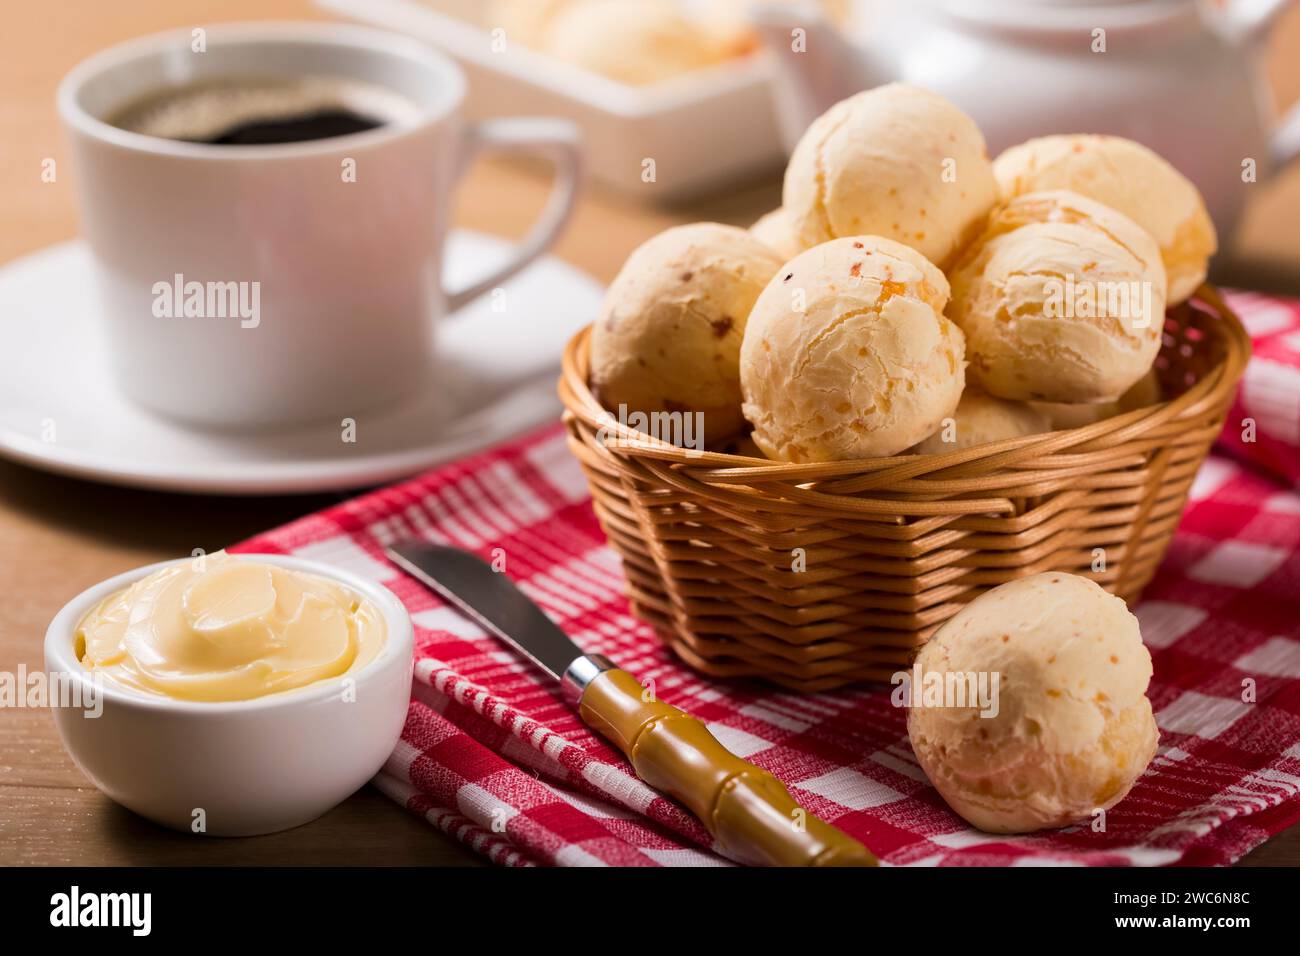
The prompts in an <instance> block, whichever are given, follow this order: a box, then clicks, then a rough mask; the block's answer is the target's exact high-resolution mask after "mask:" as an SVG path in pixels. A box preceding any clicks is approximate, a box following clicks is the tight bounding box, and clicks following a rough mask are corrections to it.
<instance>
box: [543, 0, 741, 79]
mask: <svg viewBox="0 0 1300 956" xmlns="http://www.w3.org/2000/svg"><path fill="white" fill-rule="evenodd" d="M542 49H543V50H544V51H545V52H547V53H550V54H551V55H552V56H555V57H558V58H559V59H561V60H564V61H566V62H568V63H572V64H574V65H575V66H580V67H583V68H584V69H587V70H590V71H591V72H593V73H599V74H601V75H602V76H607V77H609V78H610V79H613V80H618V81H620V82H622V83H628V84H631V85H633V86H645V85H648V84H651V83H658V82H661V81H663V80H666V79H669V78H671V77H674V76H678V75H680V74H682V73H688V72H690V71H691V70H697V69H700V68H701V67H706V66H712V65H713V64H715V63H720V62H722V61H723V60H725V59H727V58H728V57H730V56H733V55H734V54H735V51H734V50H733V49H730V48H729V46H728V44H727V43H725V42H723V41H722V40H721V38H719V37H718V36H717V34H716V33H715V32H714V31H711V30H709V29H707V28H706V27H704V26H703V25H701V24H699V23H696V22H694V21H692V20H691V19H690V18H689V17H687V16H686V15H685V14H684V13H683V12H682V10H681V8H680V7H679V6H678V5H677V4H675V3H672V2H670V0H573V2H572V3H568V4H566V5H565V6H564V7H562V8H561V9H560V10H559V11H558V12H557V13H556V14H555V16H554V17H552V18H551V20H550V21H549V23H548V24H547V27H546V30H545V32H544V34H543V41H542Z"/></svg>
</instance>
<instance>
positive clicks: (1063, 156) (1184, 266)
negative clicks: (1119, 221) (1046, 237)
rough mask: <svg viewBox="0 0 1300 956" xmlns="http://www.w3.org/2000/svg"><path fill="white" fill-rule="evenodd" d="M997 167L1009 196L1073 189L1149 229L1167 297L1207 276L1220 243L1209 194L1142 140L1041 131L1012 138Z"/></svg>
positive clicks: (1184, 294) (1180, 295)
mask: <svg viewBox="0 0 1300 956" xmlns="http://www.w3.org/2000/svg"><path fill="white" fill-rule="evenodd" d="M993 172H994V174H995V175H996V176H997V181H998V191H999V192H1000V193H1001V196H1002V198H1003V199H1004V200H1007V199H1012V198H1014V197H1016V196H1022V195H1024V194H1025V193H1033V192H1041V191H1043V190H1045V189H1068V190H1070V191H1072V192H1076V193H1078V194H1079V195H1081V196H1087V197H1088V198H1089V199H1095V200H1097V201H1098V202H1100V203H1104V204H1105V205H1107V206H1110V207H1111V208H1112V209H1115V210H1118V211H1119V212H1122V213H1123V214H1124V215H1126V216H1128V217H1129V218H1130V219H1132V220H1133V221H1134V222H1136V223H1137V224H1138V225H1139V226H1141V227H1142V228H1143V229H1145V230H1146V231H1147V232H1149V233H1151V235H1152V237H1153V238H1154V239H1155V240H1156V244H1157V245H1159V246H1160V255H1161V257H1162V259H1163V260H1164V264H1165V272H1166V275H1167V278H1168V282H1169V288H1168V300H1169V304H1170V305H1175V304H1177V303H1179V302H1182V301H1183V300H1184V299H1187V298H1188V297H1189V296H1191V294H1192V293H1193V292H1195V291H1196V288H1197V286H1199V285H1200V284H1201V283H1202V282H1204V281H1205V273H1206V268H1207V264H1208V262H1209V259H1210V256H1212V255H1214V252H1215V250H1216V249H1217V248H1218V237H1217V236H1216V235H1215V232H1214V223H1213V222H1211V221H1210V214H1209V212H1207V211H1206V209H1205V201H1204V200H1203V199H1202V198H1201V194H1200V193H1199V192H1198V191H1197V189H1196V187H1195V186H1193V185H1192V183H1191V181H1190V180H1189V179H1188V178H1187V177H1186V176H1184V175H1183V174H1182V173H1180V172H1179V171H1178V170H1176V169H1174V167H1173V166H1171V165H1169V163H1167V162H1166V161H1165V160H1164V159H1162V158H1161V157H1159V156H1157V155H1156V154H1155V153H1153V152H1152V151H1151V150H1149V149H1147V148H1146V147H1145V146H1143V145H1141V144H1140V143H1135V142H1133V141H1132V140H1130V139H1123V138H1121V137H1119V136H1084V135H1075V136H1044V137H1042V138H1041V139H1031V140H1029V141H1028V142H1027V143H1021V144H1020V145H1019V146H1012V147H1011V148H1010V149H1008V150H1007V151H1006V152H1004V153H1003V154H1002V155H1001V156H999V157H998V158H997V161H996V162H995V163H994V164H993Z"/></svg>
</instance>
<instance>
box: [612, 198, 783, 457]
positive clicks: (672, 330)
mask: <svg viewBox="0 0 1300 956" xmlns="http://www.w3.org/2000/svg"><path fill="white" fill-rule="evenodd" d="M780 267H781V258H780V257H779V256H777V254H776V253H774V252H772V250H770V249H768V248H767V246H765V245H763V244H762V243H761V242H759V241H758V240H757V239H755V238H754V237H753V236H751V235H750V234H749V233H748V232H746V231H745V230H744V229H738V228H736V227H735V226H723V225H719V224H717V223H708V222H705V223H695V224H693V225H688V226H676V227H674V228H672V229H669V230H667V231H666V232H662V233H660V234H659V235H657V236H655V237H653V238H652V239H650V240H648V241H647V242H645V243H643V244H642V245H641V246H640V247H639V248H638V249H636V250H635V251H634V252H633V253H632V255H631V256H629V257H628V259H627V262H625V263H624V264H623V268H622V270H621V271H620V272H619V274H618V276H617V277H616V278H615V279H614V282H613V283H612V284H611V285H610V287H609V291H608V292H607V293H606V295H605V303H604V306H603V307H602V309H601V313H600V317H599V318H598V319H597V321H596V324H595V325H594V326H593V328H592V333H591V375H590V378H591V387H592V390H593V392H594V393H595V395H596V397H597V398H598V399H599V400H600V402H601V403H602V404H603V405H604V406H605V408H607V409H609V410H610V411H611V412H615V413H617V412H618V411H619V407H620V406H623V407H624V410H625V411H627V412H628V413H632V412H641V413H644V414H647V415H649V414H652V413H655V412H700V413H702V414H703V424H704V435H703V439H704V441H706V442H712V441H716V440H717V439H720V438H726V437H729V436H731V435H733V434H736V433H738V432H740V431H742V430H743V429H744V427H745V420H744V417H743V416H742V415H741V411H740V372H739V361H740V343H741V339H742V337H743V335H744V332H745V320H746V319H747V318H748V317H749V312H750V309H751V308H752V307H753V305H754V300H755V299H757V298H758V295H759V293H760V292H762V291H763V287H764V286H765V285H766V284H767V281H768V280H769V279H770V278H772V276H773V275H775V274H776V271H777V269H779V268H780ZM660 437H663V436H660Z"/></svg>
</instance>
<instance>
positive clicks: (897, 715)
mask: <svg viewBox="0 0 1300 956" xmlns="http://www.w3.org/2000/svg"><path fill="white" fill-rule="evenodd" d="M1235 304H1236V305H1237V306H1238V308H1239V309H1240V310H1241V311H1242V313H1243V318H1244V319H1245V320H1246V321H1247V324H1248V325H1251V326H1252V327H1253V328H1254V329H1256V330H1257V331H1259V330H1260V328H1261V326H1267V333H1266V334H1267V337H1268V339H1267V340H1265V341H1264V342H1263V343H1262V344H1264V345H1267V344H1269V342H1271V341H1272V340H1274V339H1276V340H1277V342H1278V343H1280V344H1278V346H1277V348H1278V349H1282V348H1287V349H1291V350H1292V352H1291V354H1290V356H1289V358H1287V359H1286V360H1285V361H1280V360H1277V359H1276V358H1270V357H1269V356H1268V352H1269V351H1270V350H1271V348H1272V346H1270V348H1269V349H1264V348H1261V353H1263V354H1262V355H1261V358H1260V359H1256V360H1255V363H1254V364H1252V367H1251V371H1250V372H1248V373H1247V375H1246V381H1245V386H1244V388H1243V389H1242V394H1241V398H1240V400H1239V404H1238V408H1237V409H1235V410H1234V412H1233V414H1232V416H1231V417H1230V419H1229V422H1228V428H1227V431H1226V433H1225V434H1227V435H1228V439H1227V440H1228V442H1229V445H1228V448H1229V451H1230V452H1231V454H1232V456H1233V457H1228V456H1227V455H1218V454H1216V455H1215V456H1213V457H1211V458H1210V459H1209V460H1207V462H1206V463H1205V465H1204V467H1203V468H1202V469H1201V472H1200V474H1199V475H1198V477H1197V480H1196V483H1195V486H1194V488H1193V490H1192V495H1191V501H1190V503H1189V505H1188V508H1187V511H1186V514H1185V516H1184V519H1183V522H1182V525H1181V526H1180V529H1179V531H1178V534H1177V536H1176V537H1175V539H1174V541H1173V544H1172V546H1171V548H1170V551H1169V554H1168V557H1167V559H1166V561H1165V563H1164V566H1163V567H1162V568H1161V570H1160V573H1159V574H1158V576H1157V577H1156V579H1155V581H1154V582H1153V583H1152V584H1151V586H1150V587H1149V588H1148V589H1147V592H1146V595H1145V599H1144V600H1143V602H1142V604H1141V605H1140V606H1139V607H1138V608H1137V613H1138V616H1139V618H1140V619H1141V622H1142V633H1143V637H1144V639H1145V640H1146V642H1147V644H1148V646H1149V647H1150V649H1151V653H1152V656H1153V658H1154V661H1155V677H1154V679H1153V681H1152V684H1151V688H1150V691H1149V693H1150V697H1151V700H1152V704H1153V707H1154V709H1155V712H1156V719H1157V722H1158V724H1159V726H1160V730H1161V740H1160V749H1159V753H1158V755H1157V757H1156V759H1155V761H1154V762H1153V763H1152V765H1151V766H1150V767H1149V768H1148V770H1147V772H1146V773H1145V774H1144V775H1143V776H1142V778H1141V779H1140V780H1139V781H1138V783H1137V785H1136V786H1135V787H1134V788H1133V790H1132V792H1131V793H1130V795H1129V796H1128V797H1127V798H1126V799H1125V800H1124V801H1123V802H1121V803H1120V804H1118V805H1117V806H1116V807H1114V808H1113V809H1112V810H1110V811H1109V813H1108V814H1107V817H1106V824H1107V826H1106V830H1105V832H1104V833H1099V832H1095V831H1094V830H1093V829H1092V828H1091V827H1075V828H1071V829H1068V830H1060V831H1054V832H1049V833H1042V834H1036V835H1032V836H1020V837H1006V836H991V835H988V834H984V833H980V832H977V831H975V830H973V829H971V828H970V827H969V826H968V825H967V824H965V823H964V822H963V821H962V820H961V819H960V818H959V817H957V816H956V815H955V814H953V813H952V812H951V811H950V810H948V808H947V807H946V805H945V804H944V802H943V801H942V799H940V797H939V796H938V794H937V793H936V792H935V790H934V789H933V788H932V787H931V786H930V785H929V783H928V782H927V780H926V778H925V775H924V773H922V772H921V769H920V768H919V767H918V766H917V763H916V760H915V759H914V758H913V756H912V753H911V750H910V748H909V746H908V741H907V733H906V729H905V723H904V713H903V712H902V711H900V710H898V709H896V708H894V707H892V706H891V705H890V702H889V695H888V693H887V692H886V690H882V689H870V688H867V689H860V690H853V691H843V692H835V693H827V694H817V695H812V696H803V695H796V694H791V693H784V692H781V691H777V690H773V689H771V688H768V687H765V686H761V685H757V684H752V683H723V682H717V681H706V680H704V679H702V678H701V677H699V676H698V675H697V674H695V673H694V672H692V671H691V670H689V669H688V668H687V667H685V666H684V665H683V664H682V663H681V662H680V661H678V660H677V659H676V658H675V657H673V656H672V654H671V653H670V652H668V651H667V650H665V649H664V647H663V646H662V645H661V644H660V642H659V641H658V640H657V639H656V638H655V637H654V635H653V633H652V632H651V631H650V629H649V628H648V627H646V626H645V625H644V624H641V623H640V622H638V621H637V620H635V619H633V618H632V617H631V615H630V614H629V612H628V606H627V603H626V602H625V601H624V599H623V597H622V596H621V595H622V586H623V579H622V573H621V570H620V567H619V562H618V559H617V558H616V557H615V555H614V554H613V552H612V551H610V549H609V548H608V547H607V546H606V545H605V542H604V538H603V536H602V534H601V531H600V528H599V526H598V524H597V522H596V519H595V517H594V516H593V514H592V510H591V507H590V503H589V499H588V494H587V488H586V484H585V482H584V480H583V477H582V475H581V473H580V471H579V469H578V466H577V464H576V462H575V461H574V460H573V459H572V457H571V456H570V455H569V453H568V451H567V449H566V448H565V444H564V436H563V433H562V432H561V430H560V428H559V427H558V426H554V427H550V428H547V429H545V430H543V431H542V432H540V433H537V434H534V435H531V436H529V437H527V438H525V439H522V440H518V441H515V442H513V443H511V444H509V445H507V446H505V447H501V448H497V449H494V450H492V451H489V452H487V453H484V454H480V455H477V456H475V457H474V458H471V459H469V460H466V461H463V462H460V463H457V464H455V465H451V466H448V467H444V468H440V469H438V470H436V471H433V472H431V473H429V474H426V475H422V476H420V477H419V478H415V479H413V480H410V481H407V482H403V483H401V484H398V485H394V486H392V487H389V488H385V489H382V490H379V491H376V492H373V493H370V494H367V495H364V496H362V497H359V498H357V499H355V500H352V501H349V502H346V503H345V504H341V505H338V506H337V507H333V508H330V509H328V510H326V511H323V512H321V513H318V514H315V515H312V516H310V517H307V518H304V519H302V520H300V521H296V522H294V523H293V524H290V525H287V526H285V527H283V528H279V529H277V530H275V531H271V532H269V533H267V534H264V535H260V536H258V537H257V538H254V539H252V540H250V541H247V542H245V543H244V544H242V545H240V546H239V547H237V548H234V549H232V550H237V551H262V552H287V553H292V554H297V555H302V556H305V557H310V558H315V559H318V560H322V561H325V562H328V563H331V564H335V565H338V566H340V567H344V568H347V569H349V570H352V571H356V572H359V573H361V574H365V575H368V576H369V577H372V578H374V579H376V580H378V581H381V582H383V583H384V584H386V585H387V586H388V587H390V588H391V589H392V590H393V591H395V592H396V593H397V594H398V596H399V597H400V598H401V599H402V601H403V602H404V603H405V604H406V606H407V607H408V608H409V609H410V611H411V616H412V619H413V620H414V622H415V625H416V669H415V673H416V683H415V690H414V692H413V694H412V700H411V706H410V711H409V714H408V717H407V723H406V728H405V730H404V731H403V734H402V740H401V742H400V744H399V745H398V747H397V749H396V751H395V752H394V753H393V755H392V757H391V758H390V759H389V761H388V764H387V765H386V766H385V767H384V769H383V771H382V772H381V773H380V775H379V776H378V777H377V778H376V779H375V785H376V786H378V787H379V788H380V789H381V790H383V791H384V792H385V793H387V794H388V795H389V796H391V797H392V798H393V799H394V800H396V801H397V802H399V803H401V804H402V805H403V806H405V807H406V808H407V809H408V810H410V811H412V812H414V813H418V814H420V815H421V816H423V817H425V818H426V819H427V820H428V821H429V822H430V823H432V824H433V825H435V826H437V827H438V828H439V829H441V830H442V831H444V832H446V833H448V834H450V835H452V836H454V837H455V838H457V839H459V840H461V841H463V842H464V843H466V844H467V845H469V846H471V847H473V848H474V849H476V850H478V851H480V852H481V853H483V854H485V855H486V856H487V857H488V858H489V859H491V860H493V861H495V862H497V863H501V864H505V865H511V866H527V865H534V864H543V865H545V864H558V865H725V864H726V861H725V860H723V859H722V858H721V857H720V856H718V855H717V854H716V853H715V852H714V850H713V848H712V846H711V843H710V839H709V836H708V834H707V833H706V832H705V831H704V830H703V828H702V827H701V826H700V825H699V824H698V823H697V822H696V821H695V820H694V819H692V818H691V817H690V816H689V815H688V814H686V813H685V812H684V811H683V810H682V809H681V808H680V807H679V806H677V805H676V804H675V803H673V802H672V801H670V800H667V799H665V798H663V797H661V796H659V795H658V794H657V793H655V792H654V791H652V790H650V789H649V788H647V787H646V786H645V785H644V784H642V783H641V782H640V781H638V780H637V779H636V777H634V776H633V775H632V773H631V771H630V768H629V766H628V765H627V763H626V762H625V761H624V760H623V758H622V757H621V756H620V755H619V754H618V753H616V752H615V751H614V750H613V749H612V748H610V747H609V746H608V745H606V744H605V743H604V742H603V741H601V740H600V739H599V738H597V737H595V736H594V735H592V734H591V733H590V732H589V731H588V730H587V729H586V728H585V727H584V726H583V725H582V724H581V723H580V722H579V721H578V719H577V718H576V716H575V715H574V713H573V712H572V711H571V710H569V709H568V708H567V707H566V706H565V705H564V704H563V703H562V701H561V700H560V697H559V695H558V693H557V689H556V688H555V687H553V686H552V685H551V683H550V682H549V681H548V680H547V679H545V678H544V677H543V675H541V674H540V673H538V672H537V671H535V670H533V669H532V668H531V667H529V666H528V665H526V664H524V663H522V662H521V661H520V660H519V658H518V657H517V656H516V655H515V654H513V653H511V652H510V651H509V650H507V649H506V648H505V647H503V646H502V645H500V644H499V643H498V642H496V641H495V640H493V639H491V638H489V637H487V636H486V635H485V634H484V633H483V632H482V631H481V630H480V629H479V628H478V627H477V626H476V625H474V624H472V623H471V622H469V621H468V620H466V619H465V618H463V617H461V616H460V615H459V614H457V613H456V612H455V611H453V610H451V609H450V608H448V607H446V606H444V605H443V604H442V603H441V602H440V601H439V600H438V599H437V598H435V597H434V596H433V595H432V594H431V593H429V592H428V591H427V590H425V589H424V588H423V587H421V586H420V585H419V584H417V583H416V582H414V581H412V580H410V579H408V578H405V577H403V576H401V575H400V574H399V573H398V572H397V571H396V569H394V568H393V567H392V566H391V565H390V564H388V563H387V561H386V560H385V559H384V557H383V554H382V548H383V546H384V545H385V544H388V543H391V542H395V541H399V540H402V539H406V538H410V537H421V538H427V539H430V540H435V541H440V542H445V543H451V544H456V545H459V546H461V547H465V548H469V549H471V550H473V551H476V552H478V553H479V554H481V555H483V556H484V557H487V558H489V559H490V558H492V557H493V556H494V555H496V556H502V557H504V560H505V562H506V568H505V570H506V573H508V574H509V575H510V576H511V577H512V578H513V579H514V580H515V581H516V582H518V583H519V584H520V585H521V586H522V587H523V589H524V590H525V591H526V592H527V593H528V594H529V595H530V596H531V597H532V598H533V599H534V600H536V601H537V602H538V603H540V604H541V605H542V606H543V607H544V608H545V609H546V610H547V611H548V612H549V613H550V614H551V615H552V616H553V617H554V619H555V620H556V621H557V622H558V623H559V624H560V625H561V626H562V627H563V628H564V629H565V630H566V631H567V632H568V633H569V634H570V635H572V637H573V638H574V640H575V641H577V642H578V644H580V645H581V646H582V647H583V648H584V649H585V650H587V651H589V652H599V653H602V654H606V655H608V656H609V657H611V658H613V659H614V660H615V661H616V662H618V663H619V664H620V665H621V666H622V667H624V668H626V669H628V670H630V671H631V672H632V673H634V674H636V675H637V676H638V677H640V678H641V679H642V680H646V679H653V680H654V681H655V686H656V691H657V693H658V695H659V696H660V697H661V698H662V699H664V700H667V701H669V702H671V703H673V704H676V705H678V706H680V707H682V708H683V709H685V710H687V711H689V712H691V713H693V714H694V715H695V716H697V717H699V718H700V719H702V720H704V721H705V722H706V723H707V724H708V725H709V727H710V729H711V730H712V731H713V732H714V734H716V735H717V737H718V738H719V739H720V740H721V741H722V742H723V743H724V744H725V745H726V746H727V747H729V748H730V749H731V750H733V751H734V752H735V753H737V754H739V755H741V756H743V757H745V758H747V759H749V760H752V761H753V762H755V763H757V764H759V765H760V766H762V767H765V768H766V769H768V770H770V771H772V772H773V773H774V774H776V776H777V777H779V778H781V779H782V780H784V781H785V782H786V783H787V784H789V785H790V787H791V790H792V792H793V793H794V794H795V796H796V798H797V799H799V800H800V802H801V803H802V804H803V805H804V806H806V807H807V808H808V809H809V810H811V811H812V812H815V813H817V814H819V815H820V816H822V817H824V818H825V819H827V820H830V821H832V822H834V823H835V824H837V825H838V826H840V827H842V828H843V829H845V830H846V831H848V832H849V833H851V834H853V835H854V836H856V837H858V838H859V839H861V840H862V841H863V842H865V843H866V844H867V845H868V846H869V847H871V848H872V849H873V850H874V851H875V852H876V853H877V854H878V855H879V856H880V857H881V859H882V860H883V861H885V862H886V863H889V864H897V865H967V864H1040V863H1043V864H1078V865H1099V864H1137V865H1159V864H1171V863H1189V864H1192V863H1194V864H1218V863H1227V862H1230V861H1232V860H1235V859H1237V858H1238V857H1240V856H1241V855H1242V854H1244V853H1246V852H1247V851H1248V850H1250V849H1251V848H1252V847H1254V846H1256V845H1258V844H1259V843H1261V842H1263V841H1264V840H1265V839H1267V838H1268V837H1269V836H1271V835H1272V834H1275V833H1277V832H1279V831H1280V830H1282V829H1284V828H1286V827H1288V826H1290V825H1291V824H1293V823H1295V822H1297V820H1300V495H1297V494H1296V493H1295V491H1294V486H1293V484H1288V483H1284V482H1294V480H1295V478H1296V477H1297V475H1298V474H1300V472H1297V471H1296V470H1295V469H1296V464H1297V461H1298V460H1300V459H1298V458H1297V454H1298V452H1300V437H1298V431H1300V387H1298V386H1297V385H1296V383H1295V380H1294V376H1295V375H1296V372H1295V369H1296V367H1297V365H1300V359H1297V355H1296V354H1295V353H1296V351H1297V349H1296V343H1297V338H1300V305H1298V304H1296V303H1288V302H1281V301H1279V300H1273V299H1264V298H1262V297H1259V296H1238V297H1237V299H1236V300H1235ZM1260 334H1261V335H1264V334H1265V333H1264V332H1261V333H1260ZM1261 361H1266V362H1267V361H1272V362H1278V363H1280V364H1281V365H1282V366H1283V367H1284V370H1283V371H1277V370H1275V369H1273V368H1271V367H1264V370H1263V371H1261V370H1260V369H1261V366H1260V364H1259V363H1260V362H1261ZM1288 369H1289V371H1287V370H1288ZM1288 382H1289V384H1288ZM1249 417H1253V418H1254V419H1255V420H1256V426H1257V429H1258V435H1257V436H1255V437H1257V441H1255V442H1250V441H1246V442H1242V441H1241V440H1240V436H1241V434H1242V433H1241V431H1240V429H1241V427H1242V426H1241V420H1242V419H1244V418H1249ZM1256 466H1259V467H1256ZM497 549H499V550H497Z"/></svg>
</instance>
